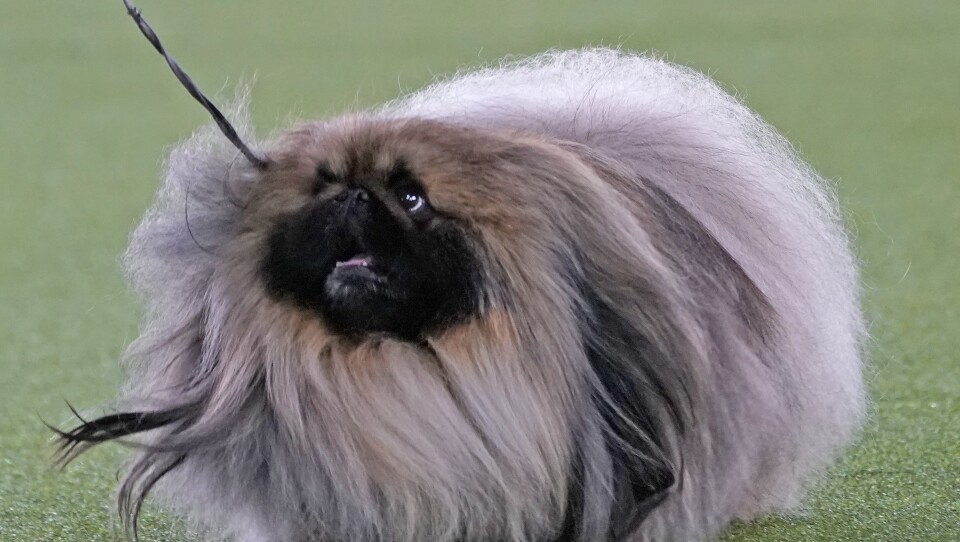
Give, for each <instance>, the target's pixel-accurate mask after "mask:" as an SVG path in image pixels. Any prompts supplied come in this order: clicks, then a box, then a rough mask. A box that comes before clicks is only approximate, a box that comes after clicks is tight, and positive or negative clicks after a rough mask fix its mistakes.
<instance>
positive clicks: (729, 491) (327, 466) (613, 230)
mask: <svg viewBox="0 0 960 542" xmlns="http://www.w3.org/2000/svg"><path fill="white" fill-rule="evenodd" d="M264 148H266V149H268V151H267V156H268V159H269V166H268V167H266V169H264V170H263V171H260V170H258V169H256V168H254V167H252V166H249V165H247V164H244V163H243V162H238V161H237V160H236V151H235V150H232V149H231V148H230V147H229V146H228V144H227V143H225V142H222V141H220V140H219V139H217V137H216V134H215V133H214V132H213V130H212V129H205V130H204V131H201V132H200V133H198V134H197V135H195V136H194V137H193V138H192V139H191V140H190V141H188V142H186V143H185V144H184V145H183V146H181V147H180V148H178V149H177V150H176V151H174V153H173V154H172V156H171V158H170V160H169V162H168V167H167V177H166V179H165V181H166V182H165V185H164V189H163V190H162V192H161V194H160V196H159V200H158V203H157V205H156V207H155V209H154V211H152V212H151V213H150V214H149V215H148V216H147V218H146V219H145V220H144V222H143V224H142V225H141V226H140V227H139V228H138V230H137V232H136V233H135V234H134V237H133V239H132V241H131V246H130V250H129V252H128V255H127V260H126V261H127V264H128V269H129V271H130V274H131V278H132V280H133V282H134V284H135V285H136V287H137V288H138V290H139V291H140V292H141V293H142V294H143V295H144V298H145V301H146V303H147V309H148V311H147V316H146V320H145V323H144V329H143V333H142V335H141V337H140V338H139V339H138V340H137V341H136V342H135V343H134V345H132V346H131V349H130V352H129V356H130V358H131V359H132V360H133V364H134V365H133V367H134V368H133V375H132V377H131V379H130V386H129V388H128V390H127V391H126V392H125V395H124V399H123V403H122V404H121V405H120V406H122V407H123V408H124V409H126V410H128V411H132V412H134V413H143V414H142V415H140V417H135V416H134V417H122V416H123V415H121V417H119V418H117V417H114V418H110V417H107V418H103V419H101V421H100V425H99V426H95V427H92V426H90V425H89V424H88V425H86V426H83V427H81V428H78V429H77V430H76V431H75V432H73V433H71V434H70V435H69V436H68V437H69V438H72V439H74V440H75V441H77V442H88V441H96V440H95V439H96V438H100V440H104V439H106V438H114V437H117V436H122V435H124V434H130V433H134V432H139V431H147V432H145V433H144V435H145V436H144V437H143V439H142V441H143V444H144V447H143V448H142V449H140V450H138V451H137V453H136V455H135V457H134V458H133V460H132V463H131V465H130V467H129V469H128V474H127V476H126V478H125V479H124V482H123V485H122V487H121V490H120V500H121V506H122V507H124V509H125V510H126V511H127V512H128V514H127V516H128V517H130V518H135V516H136V513H137V511H138V506H139V504H138V503H139V501H140V500H141V499H142V498H143V496H144V495H145V494H146V492H148V491H149V490H150V488H151V487H152V486H153V485H154V483H158V486H157V488H158V493H159V494H160V495H162V497H163V499H164V502H166V503H167V504H169V505H170V506H172V507H173V508H176V509H178V510H180V511H182V512H183V513H184V514H186V515H187V516H188V517H190V518H192V519H193V520H195V521H196V522H197V524H198V525H202V526H207V527H210V528H212V529H213V531H214V532H219V533H228V534H229V535H230V536H232V537H234V538H236V539H237V540H244V541H257V542H263V541H274V540H276V541H280V540H283V541H287V540H298V541H308V540H310V541H324V542H327V541H330V542H334V541H336V542H347V541H350V542H354V541H358V542H359V541H370V542H375V541H382V542H419V541H427V540H429V541H440V542H508V541H509V542H574V541H580V542H594V541H600V540H618V541H619V540H629V541H639V540H695V539H702V538H706V537H709V536H712V535H714V534H715V533H717V532H718V531H719V530H720V529H721V528H722V527H723V526H725V525H726V524H728V523H729V522H730V521H731V520H733V519H734V518H742V519H749V518H751V517H753V516H755V515H756V514H758V513H761V512H765V511H772V510H789V509H791V508H792V507H794V506H796V505H797V503H798V502H799V498H800V496H801V495H802V494H803V491H804V490H805V489H806V488H807V487H808V486H809V485H810V483H811V482H812V481H814V480H815V478H816V477H817V476H818V474H819V473H820V472H821V471H822V469H823V468H824V467H825V466H826V465H827V464H828V462H829V461H830V460H831V459H832V457H833V456H834V455H835V454H836V452H837V451H838V449H839V448H840V446H842V445H843V444H844V443H846V442H847V441H848V440H849V438H850V437H851V435H852V433H853V432H854V431H855V430H856V428H857V426H858V423H859V418H860V416H861V413H862V409H863V401H864V400H863V391H862V380H861V378H860V368H859V342H860V340H861V338H862V334H863V329H862V323H861V321H860V317H859V309H858V307H857V294H856V283H855V280H856V270H855V266H854V264H853V260H852V258H851V256H850V253H849V249H848V247H847V242H846V238H845V236H844V234H843V229H842V225H841V224H840V222H839V220H838V219H837V217H836V206H835V203H834V201H833V199H832V195H831V193H830V191H829V189H828V187H826V185H825V184H824V183H823V182H822V180H821V179H820V178H819V177H818V176H816V174H815V173H813V172H812V171H810V170H809V169H808V168H807V167H806V166H804V165H803V164H802V162H800V161H799V160H798V159H797V158H796V156H795V154H794V153H793V152H792V150H791V149H790V148H789V146H788V145H787V144H786V143H784V142H783V141H782V139H780V138H779V136H777V135H776V133H775V132H773V131H772V129H770V128H769V127H768V126H766V125H764V124H762V123H761V122H760V121H758V120H757V119H756V118H755V117H754V116H753V115H752V114H751V113H750V112H749V111H748V110H746V109H745V108H744V107H743V106H742V105H740V104H738V103H737V102H736V101H735V100H733V99H732V98H730V97H729V96H727V95H726V94H724V93H722V92H721V91H719V90H718V89H717V88H716V87H715V86H714V85H713V84H712V83H711V82H709V81H708V80H706V79H705V78H703V77H702V76H699V75H697V74H694V73H692V72H689V71H686V70H684V69H682V68H678V67H675V66H671V65H669V64H666V63H663V62H661V61H659V60H656V59H650V58H646V57H636V56H630V55H623V54H619V53H616V52H612V51H603V50H599V51H583V52H572V53H562V54H561V53H558V54H552V55H545V56H543V57H537V58H534V59H531V60H528V61H524V62H520V63H518V64H514V65H508V66H505V67H503V68H501V69H493V70H488V71H481V72H478V73H476V74H467V75H464V76H461V77H458V78H454V79H453V80H451V81H449V82H443V83H438V84H437V85H436V86H434V87H431V88H430V89H427V90H426V91H424V92H423V93H421V94H418V95H414V96H412V97H409V98H407V99H405V100H402V101H399V102H397V103H394V104H391V105H389V106H388V107H386V108H384V109H383V110H381V111H379V112H375V113H370V114H366V115H357V116H350V117H344V118H341V119H335V120H332V121H327V122H317V123H307V124H303V125H301V126H299V127H296V128H294V129H292V130H290V131H288V132H286V133H284V134H282V135H280V136H279V137H278V138H277V139H276V140H274V141H272V142H269V143H268V144H267V145H265V146H264ZM397 164H402V165H403V166H404V167H405V168H409V169H410V170H411V171H413V172H415V173H416V175H417V176H418V178H419V181H420V182H421V183H422V185H423V189H424V190H425V192H426V195H427V197H428V198H429V201H430V203H431V204H432V205H433V207H434V208H435V209H436V210H437V212H438V213H440V214H442V215H443V216H444V217H445V218H444V220H446V221H447V223H448V224H453V226H452V227H453V228H454V229H455V231H456V234H457V235H462V236H463V238H464V239H466V243H467V245H466V248H465V250H466V251H469V252H471V253H472V255H473V256H474V261H475V266H476V269H473V270H471V271H473V272H475V273H476V277H477V278H476V281H477V283H478V294H477V299H476V300H475V302H476V306H475V310H474V312H473V313H471V314H470V315H469V316H468V317H465V318H460V319H456V320H451V321H449V322H445V323H444V324H443V325H439V326H433V327H431V328H429V329H428V330H426V331H425V332H424V333H423V334H422V335H421V336H418V337H417V338H416V339H415V340H411V339H410V338H400V337H396V336H393V335H391V334H387V333H369V334H364V335H362V336H357V335H355V334H343V333H338V332H337V331H335V330H334V329H333V328H331V327H330V326H329V325H327V323H326V322H325V321H324V319H323V318H321V317H319V316H318V315H317V314H316V313H315V312H314V311H312V310H309V309H307V308H304V307H302V306H299V305H297V304H296V303H292V302H290V301H289V300H287V299H284V298H282V297H280V298H278V297H277V296H276V295H271V293H270V292H269V291H268V288H267V286H266V285H265V283H264V279H263V276H262V259H263V255H264V252H265V250H266V246H267V243H268V238H269V236H270V234H271V232H272V231H273V229H274V228H276V227H277V224H278V223H280V222H281V221H282V219H283V217H285V216H288V215H290V214H291V213H295V212H297V211H298V210H300V209H303V208H304V207H305V206H306V205H308V204H309V203H310V202H311V201H313V200H314V199H315V198H324V197H328V196H330V197H333V195H334V193H335V192H336V191H337V190H341V189H342V187H338V186H335V185H332V184H331V185H327V184H322V183H320V184H318V183H317V182H316V177H317V175H318V173H317V172H318V167H319V168H321V169H322V170H323V171H328V172H330V173H331V174H335V175H345V174H346V173H344V172H350V174H351V175H352V176H353V177H352V178H356V179H359V180H357V181H356V182H358V183H361V184H363V188H364V189H365V190H367V191H368V192H369V193H370V194H372V195H373V196H375V197H378V198H381V200H382V201H384V202H386V203H385V205H387V206H388V207H389V206H391V205H393V206H394V207H396V203H390V202H391V201H393V200H391V199H390V197H388V195H387V188H386V185H385V184H384V182H385V181H383V179H384V178H385V177H386V176H387V175H388V172H389V171H390V170H391V168H394V167H395V166H396V165H397ZM321 175H322V174H321ZM184 206H186V210H187V213H186V214H187V217H188V219H189V228H188V227H187V224H186V223H185V221H184ZM390 210H391V212H392V213H395V215H396V216H397V217H398V220H400V221H403V220H407V221H409V220H410V219H409V218H405V215H404V214H403V212H402V210H401V209H399V207H397V208H396V209H394V208H393V207H391V209H390ZM401 223H402V224H405V223H403V222H401ZM107 422H109V423H107ZM124 424H126V425H124Z"/></svg>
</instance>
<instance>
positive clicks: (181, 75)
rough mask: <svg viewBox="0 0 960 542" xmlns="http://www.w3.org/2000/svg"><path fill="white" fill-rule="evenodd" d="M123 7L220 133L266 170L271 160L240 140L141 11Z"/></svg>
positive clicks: (125, 4) (130, 5)
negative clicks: (208, 115) (170, 52)
mask: <svg viewBox="0 0 960 542" xmlns="http://www.w3.org/2000/svg"><path fill="white" fill-rule="evenodd" d="M123 5H124V6H126V8H127V13H128V14H129V15H130V17H132V18H133V20H134V22H136V23H137V26H138V27H139V28H140V32H142V33H143V35H144V37H146V38H147V41H149V42H150V43H151V44H152V45H153V48H154V49H156V50H157V52H158V53H160V54H161V55H162V56H163V58H164V59H165V60H166V61H167V65H168V66H170V69H171V70H172V71H173V74H174V75H176V76H177V79H178V80H179V81H180V84H182V85H183V88H185V89H187V92H189V93H190V95H191V96H193V98H194V99H195V100H197V101H198V102H200V105H202V106H203V107H204V108H205V109H206V110H207V111H208V112H209V113H210V116H211V117H213V120H214V121H215V122H216V123H217V126H218V127H219V128H220V131H221V132H223V135H225V136H227V139H229V140H230V142H231V143H233V145H234V146H235V147H236V148H237V149H238V150H239V151H240V152H241V153H243V155H244V156H245V157H246V158H247V160H249V161H250V163H252V164H253V165H254V166H256V167H257V168H259V169H264V168H266V167H267V164H268V163H269V160H268V159H267V157H266V156H265V155H264V154H263V153H261V152H259V151H256V150H254V149H251V148H250V147H249V146H248V145H247V144H246V143H245V142H244V141H243V139H241V138H240V135H239V134H238V133H237V130H236V129H235V128H234V127H233V125H232V124H230V121H228V120H227V118H226V117H224V116H223V113H221V112H220V110H219V109H217V106H215V105H213V103H212V102H211V101H210V99H209V98H207V97H206V96H205V95H204V94H203V93H202V92H200V89H198V88H197V85H196V84H195V83H194V82H193V80H192V79H190V76H189V75H187V74H186V72H184V71H183V70H182V69H181V68H180V65H179V64H177V61H176V60H174V59H173V57H171V56H170V55H169V54H168V53H167V50H166V49H165V48H164V47H163V44H162V43H160V38H159V37H157V34H156V32H154V31H153V28H151V27H150V25H149V24H147V21H145V20H144V19H143V16H142V15H140V9H139V8H137V7H136V6H134V5H133V4H131V3H130V1H129V0H123Z"/></svg>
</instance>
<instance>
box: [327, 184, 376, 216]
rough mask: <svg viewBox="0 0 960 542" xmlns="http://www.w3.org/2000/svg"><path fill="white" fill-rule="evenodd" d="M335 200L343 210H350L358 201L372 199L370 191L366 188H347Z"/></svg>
mask: <svg viewBox="0 0 960 542" xmlns="http://www.w3.org/2000/svg"><path fill="white" fill-rule="evenodd" d="M333 201H335V202H337V203H339V204H340V205H341V208H342V209H343V212H345V213H346V212H349V211H350V209H352V208H353V206H354V205H355V204H356V203H357V202H360V203H367V202H369V201H370V193H369V192H367V190H366V189H364V188H347V189H344V190H343V191H341V192H340V193H339V194H337V195H336V196H335V197H334V198H333Z"/></svg>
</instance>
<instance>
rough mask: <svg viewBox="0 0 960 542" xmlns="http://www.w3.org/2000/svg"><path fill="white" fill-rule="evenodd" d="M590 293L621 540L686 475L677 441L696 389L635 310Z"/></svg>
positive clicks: (591, 352) (599, 405)
mask: <svg viewBox="0 0 960 542" xmlns="http://www.w3.org/2000/svg"><path fill="white" fill-rule="evenodd" d="M586 298H587V301H588V305H589V307H588V308H589V312H590V314H589V315H588V317H587V322H588V323H589V325H588V326H587V329H586V330H585V343H586V344H585V346H586V353H587V357H588V360H589V363H590V365H591V367H592V369H593V374H594V375H595V377H596V382H595V388H596V389H595V390H594V394H593V397H592V400H593V403H594V406H595V408H596V409H597V412H598V413H599V415H600V418H601V420H602V423H603V431H604V446H605V447H606V449H607V453H608V454H609V456H610V460H611V469H612V477H611V480H612V483H613V487H612V491H613V495H612V497H613V506H612V508H611V515H610V522H611V523H610V533H609V540H611V541H619V540H622V539H623V537H625V536H627V535H629V534H630V533H632V532H634V531H635V530H636V528H637V526H639V525H640V523H642V522H643V520H644V519H645V518H646V517H647V516H648V515H649V514H650V512H651V511H653V510H654V509H655V508H656V507H657V506H659V505H660V504H661V503H662V502H663V500H664V499H665V498H666V497H667V494H668V492H669V491H670V490H671V488H673V486H674V485H675V484H676V482H677V481H678V480H679V479H680V476H681V472H680V465H681V458H679V457H677V456H676V454H675V453H673V452H672V451H671V450H670V449H669V447H670V442H672V441H675V438H676V437H677V436H678V435H680V434H681V433H682V432H683V430H684V427H685V425H686V423H687V420H686V416H685V415H684V412H685V411H686V410H687V409H686V406H687V402H688V401H689V397H688V396H687V392H688V391H689V390H687V389H686V386H685V381H684V377H683V375H682V374H681V373H677V372H675V371H672V369H671V368H672V367H676V365H675V364H674V363H670V360H669V359H667V353H666V352H665V351H664V349H663V348H660V347H658V346H657V345H655V344H653V343H652V342H651V341H649V340H648V339H647V338H646V337H645V336H644V334H643V332H642V330H641V329H639V328H638V326H637V324H636V323H635V322H633V321H631V318H630V316H629V315H626V314H622V313H621V312H619V311H618V310H617V309H615V308H614V306H613V304H612V303H610V302H607V301H604V300H603V298H602V297H601V296H600V295H596V294H589V293H588V295H587V296H586ZM581 485H582V484H581ZM573 498H576V497H573Z"/></svg>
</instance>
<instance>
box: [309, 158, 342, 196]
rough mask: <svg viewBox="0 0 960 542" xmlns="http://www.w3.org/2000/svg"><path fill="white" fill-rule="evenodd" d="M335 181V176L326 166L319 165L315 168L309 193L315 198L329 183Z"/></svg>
mask: <svg viewBox="0 0 960 542" xmlns="http://www.w3.org/2000/svg"><path fill="white" fill-rule="evenodd" d="M336 181H337V175H336V173H334V172H333V170H332V169H330V167H329V166H327V165H326V164H320V165H318V166H317V175H316V177H314V179H313V182H312V183H311V185H310V192H311V193H312V194H313V195H314V196H316V195H317V194H319V193H320V192H321V191H322V190H323V189H324V188H326V187H327V185H329V184H330V183H334V182H336Z"/></svg>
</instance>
